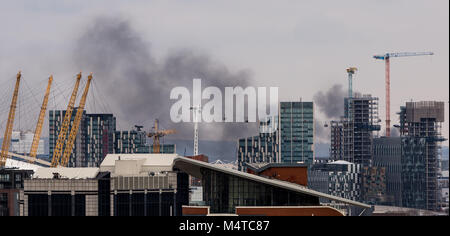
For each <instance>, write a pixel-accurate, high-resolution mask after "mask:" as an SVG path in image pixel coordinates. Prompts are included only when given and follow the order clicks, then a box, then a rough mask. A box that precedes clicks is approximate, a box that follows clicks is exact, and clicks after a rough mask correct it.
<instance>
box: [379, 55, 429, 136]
mask: <svg viewBox="0 0 450 236" xmlns="http://www.w3.org/2000/svg"><path fill="white" fill-rule="evenodd" d="M431 55H434V53H432V52H400V53H386V54H384V55H375V56H373V58H375V59H378V60H384V61H385V63H386V68H385V71H386V85H385V86H386V137H390V136H391V88H390V87H391V79H390V70H391V69H390V67H391V66H390V58H391V57H413V56H431Z"/></svg>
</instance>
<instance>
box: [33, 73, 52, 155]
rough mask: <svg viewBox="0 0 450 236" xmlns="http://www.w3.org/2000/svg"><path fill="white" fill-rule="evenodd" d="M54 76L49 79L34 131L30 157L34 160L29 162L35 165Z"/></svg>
mask: <svg viewBox="0 0 450 236" xmlns="http://www.w3.org/2000/svg"><path fill="white" fill-rule="evenodd" d="M52 81H53V75H50V77H49V78H48V84H47V90H46V91H45V95H44V101H43V102H42V106H41V112H40V113H39V119H38V122H37V124H36V129H35V131H34V137H33V142H32V143H31V150H30V157H31V158H32V159H31V160H30V161H29V162H30V163H34V162H35V161H36V153H37V149H38V147H39V140H40V138H41V133H42V125H43V124H44V118H45V112H46V111H47V104H48V96H49V94H50V88H51V86H52Z"/></svg>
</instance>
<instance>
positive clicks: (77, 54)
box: [73, 17, 257, 152]
mask: <svg viewBox="0 0 450 236" xmlns="http://www.w3.org/2000/svg"><path fill="white" fill-rule="evenodd" d="M73 56H74V60H75V64H76V65H77V66H79V68H81V69H83V71H92V72H94V80H95V82H96V84H97V85H100V86H99V87H100V89H101V90H102V93H103V94H106V99H107V100H108V101H107V103H108V104H109V105H110V106H111V109H112V111H111V112H113V113H114V114H115V116H116V117H117V123H118V126H120V127H125V128H126V127H130V128H131V127H133V126H134V125H135V124H139V125H144V126H145V128H144V129H146V130H149V129H151V127H152V126H153V121H154V119H159V121H160V125H161V127H163V128H165V129H176V130H177V134H175V135H171V137H169V136H168V137H167V138H166V139H171V138H173V139H192V138H193V124H192V123H179V124H175V123H173V122H172V121H171V119H170V116H169V112H170V107H171V105H172V104H173V103H174V102H175V101H174V100H170V91H171V89H172V88H174V87H177V86H184V87H187V88H188V89H189V90H192V79H194V78H201V79H202V88H205V87H207V86H216V87H218V88H220V89H222V91H223V89H224V88H225V87H227V86H232V87H235V86H241V87H244V88H245V87H247V86H250V85H251V84H252V79H251V77H250V72H249V71H246V70H242V71H238V72H233V71H231V70H229V69H228V68H227V67H226V66H225V65H223V64H220V63H217V62H216V61H215V60H213V59H212V58H211V57H210V56H209V55H206V54H204V53H199V52H197V51H195V50H192V49H185V48H183V49H179V50H175V51H172V52H170V53H169V54H168V55H167V56H165V57H163V58H157V57H156V56H155V55H154V54H153V53H152V51H151V49H150V45H149V43H147V42H146V41H145V39H143V38H142V37H141V36H140V35H139V34H138V33H137V32H136V31H135V30H134V29H133V27H132V26H131V24H130V22H129V21H127V20H124V19H121V18H111V17H100V18H96V19H94V20H93V21H92V22H91V23H90V24H89V27H87V29H86V30H85V32H83V33H82V34H81V37H80V38H79V39H78V40H77V42H76V45H75V50H74V55H73ZM191 99H192V98H191ZM254 133H257V128H256V124H250V123H241V124H237V123H211V124H203V123H202V124H200V139H206V140H228V141H230V140H231V141H236V139H237V138H238V137H246V136H250V135H253V134H254ZM200 149H201V148H200ZM200 151H201V150H200ZM232 151H233V152H234V150H232Z"/></svg>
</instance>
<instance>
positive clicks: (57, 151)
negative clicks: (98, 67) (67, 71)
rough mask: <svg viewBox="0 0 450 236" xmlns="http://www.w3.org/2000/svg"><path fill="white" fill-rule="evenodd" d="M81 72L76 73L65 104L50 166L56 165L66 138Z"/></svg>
mask: <svg viewBox="0 0 450 236" xmlns="http://www.w3.org/2000/svg"><path fill="white" fill-rule="evenodd" d="M80 80H81V72H80V73H79V74H78V75H77V80H76V82H75V86H74V88H73V91H72V96H71V97H70V100H69V105H67V110H66V115H65V116H64V120H63V123H62V126H61V129H60V131H59V134H58V141H57V142H56V146H55V150H54V151H53V157H52V163H51V167H56V166H58V163H59V159H60V158H61V154H62V150H63V147H64V141H65V140H66V134H67V131H68V129H69V124H70V119H71V118H72V112H73V106H74V104H75V99H76V98H77V93H78V87H79V86H80Z"/></svg>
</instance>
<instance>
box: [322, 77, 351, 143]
mask: <svg viewBox="0 0 450 236" xmlns="http://www.w3.org/2000/svg"><path fill="white" fill-rule="evenodd" d="M346 95H347V93H346V91H345V90H344V89H343V86H342V85H340V84H335V85H333V86H332V87H331V88H330V89H328V90H327V91H326V92H323V91H320V92H317V93H316V94H315V95H314V103H315V104H316V106H317V107H318V108H319V111H320V112H321V113H323V114H324V115H325V118H326V120H327V121H326V122H322V121H320V120H316V126H315V128H316V137H317V139H318V140H320V141H322V142H330V140H329V139H330V130H329V128H327V127H324V126H325V124H326V123H329V121H330V120H337V119H339V118H340V117H341V116H343V115H344V98H345V96H346Z"/></svg>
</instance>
